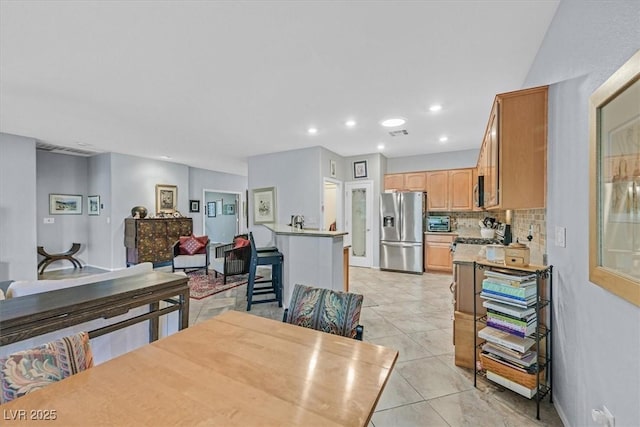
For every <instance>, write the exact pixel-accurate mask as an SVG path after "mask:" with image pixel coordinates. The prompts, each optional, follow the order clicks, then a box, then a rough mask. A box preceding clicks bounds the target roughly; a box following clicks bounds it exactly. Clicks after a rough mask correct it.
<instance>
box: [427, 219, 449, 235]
mask: <svg viewBox="0 0 640 427" xmlns="http://www.w3.org/2000/svg"><path fill="white" fill-rule="evenodd" d="M427 231H434V232H447V231H451V217H450V216H446V215H438V216H428V217H427Z"/></svg>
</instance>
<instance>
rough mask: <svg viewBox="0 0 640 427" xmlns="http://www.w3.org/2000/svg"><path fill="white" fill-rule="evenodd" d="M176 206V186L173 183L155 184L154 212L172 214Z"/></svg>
mask: <svg viewBox="0 0 640 427" xmlns="http://www.w3.org/2000/svg"><path fill="white" fill-rule="evenodd" d="M177 206H178V187H177V186H175V185H163V184H157V185H156V214H159V213H168V214H173V213H174V212H175V211H176V207H177Z"/></svg>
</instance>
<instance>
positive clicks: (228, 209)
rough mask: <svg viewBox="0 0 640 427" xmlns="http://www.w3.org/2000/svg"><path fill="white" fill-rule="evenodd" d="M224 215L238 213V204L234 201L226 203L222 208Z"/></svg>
mask: <svg viewBox="0 0 640 427" xmlns="http://www.w3.org/2000/svg"><path fill="white" fill-rule="evenodd" d="M222 213H223V214H224V215H235V214H236V205H235V204H233V203H228V204H226V205H224V209H223V210H222Z"/></svg>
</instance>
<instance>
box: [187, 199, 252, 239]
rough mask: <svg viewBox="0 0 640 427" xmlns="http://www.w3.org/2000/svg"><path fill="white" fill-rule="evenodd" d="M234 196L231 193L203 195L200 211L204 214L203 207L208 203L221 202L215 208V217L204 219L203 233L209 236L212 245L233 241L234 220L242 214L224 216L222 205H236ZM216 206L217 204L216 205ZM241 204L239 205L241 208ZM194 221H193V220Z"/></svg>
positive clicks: (237, 212)
mask: <svg viewBox="0 0 640 427" xmlns="http://www.w3.org/2000/svg"><path fill="white" fill-rule="evenodd" d="M236 197H237V195H236V194H232V193H214V192H210V191H207V192H206V193H205V199H204V200H205V203H204V205H203V209H201V211H202V212H203V213H204V206H206V204H207V203H208V202H218V203H219V202H220V201H222V204H223V205H222V207H218V206H216V211H217V212H222V213H218V214H217V215H216V216H215V217H209V216H207V218H206V219H205V233H204V234H206V235H207V236H209V240H210V241H211V242H213V243H230V242H232V241H233V237H234V236H235V235H236V234H237V232H236V230H237V224H236V218H240V217H241V215H240V216H237V215H238V214H241V213H242V212H239V211H236V215H225V214H224V205H228V204H233V203H236ZM216 205H217V203H216ZM241 205H242V204H240V206H241ZM194 221H195V220H194ZM201 226H202V224H201Z"/></svg>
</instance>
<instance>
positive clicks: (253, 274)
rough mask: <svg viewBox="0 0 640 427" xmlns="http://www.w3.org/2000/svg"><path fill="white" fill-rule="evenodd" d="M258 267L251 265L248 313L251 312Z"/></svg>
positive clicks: (248, 281) (248, 282) (248, 284)
mask: <svg viewBox="0 0 640 427" xmlns="http://www.w3.org/2000/svg"><path fill="white" fill-rule="evenodd" d="M256 267H257V266H256V265H255V264H254V263H253V262H251V263H250V264H249V280H247V311H251V298H252V297H253V287H254V286H255V282H256Z"/></svg>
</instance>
